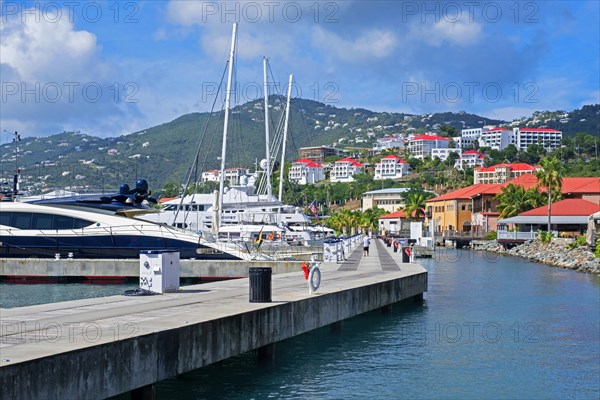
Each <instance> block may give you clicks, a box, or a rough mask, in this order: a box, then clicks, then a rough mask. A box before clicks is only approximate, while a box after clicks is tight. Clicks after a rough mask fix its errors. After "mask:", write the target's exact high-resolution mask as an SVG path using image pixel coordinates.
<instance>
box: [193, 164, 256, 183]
mask: <svg viewBox="0 0 600 400" xmlns="http://www.w3.org/2000/svg"><path fill="white" fill-rule="evenodd" d="M249 175H250V170H249V169H248V168H226V169H225V180H226V181H229V184H230V185H240V184H241V183H242V181H244V179H243V177H248V176H249ZM201 179H202V182H219V180H220V179H221V171H220V170H218V169H213V170H210V171H204V172H202V177H201Z"/></svg>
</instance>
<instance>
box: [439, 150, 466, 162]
mask: <svg viewBox="0 0 600 400" xmlns="http://www.w3.org/2000/svg"><path fill="white" fill-rule="evenodd" d="M450 153H457V154H458V156H459V157H460V155H461V153H462V150H461V149H456V148H455V149H453V148H450V147H448V148H445V149H444V148H442V149H431V158H435V157H437V158H439V159H440V160H442V161H446V159H447V158H448V156H449V155H450Z"/></svg>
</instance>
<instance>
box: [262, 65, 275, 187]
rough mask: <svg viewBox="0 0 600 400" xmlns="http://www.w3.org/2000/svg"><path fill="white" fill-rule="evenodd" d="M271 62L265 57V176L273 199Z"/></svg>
mask: <svg viewBox="0 0 600 400" xmlns="http://www.w3.org/2000/svg"><path fill="white" fill-rule="evenodd" d="M268 63H269V60H267V58H266V57H263V70H264V81H265V142H266V148H267V165H266V168H265V174H266V175H267V196H268V198H271V196H272V195H273V192H272V189H271V150H270V149H269V147H271V140H270V138H269V83H268V82H267V66H268Z"/></svg>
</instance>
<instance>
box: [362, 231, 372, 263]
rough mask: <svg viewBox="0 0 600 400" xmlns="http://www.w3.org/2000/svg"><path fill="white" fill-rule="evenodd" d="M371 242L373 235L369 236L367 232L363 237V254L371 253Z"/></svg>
mask: <svg viewBox="0 0 600 400" xmlns="http://www.w3.org/2000/svg"><path fill="white" fill-rule="evenodd" d="M370 244H371V237H370V236H369V234H368V233H365V236H364V237H363V256H365V257H366V256H368V255H369V245H370Z"/></svg>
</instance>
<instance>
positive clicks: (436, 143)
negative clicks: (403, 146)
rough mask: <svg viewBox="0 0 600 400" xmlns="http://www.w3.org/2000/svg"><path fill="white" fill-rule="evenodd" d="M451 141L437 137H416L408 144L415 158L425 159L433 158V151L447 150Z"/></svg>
mask: <svg viewBox="0 0 600 400" xmlns="http://www.w3.org/2000/svg"><path fill="white" fill-rule="evenodd" d="M449 143H450V139H449V138H447V137H442V136H435V135H428V134H425V135H415V136H413V137H412V139H410V141H409V142H408V150H409V151H410V153H411V154H412V156H413V157H414V158H420V159H423V158H425V157H427V156H431V150H433V149H447V148H448V147H449Z"/></svg>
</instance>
